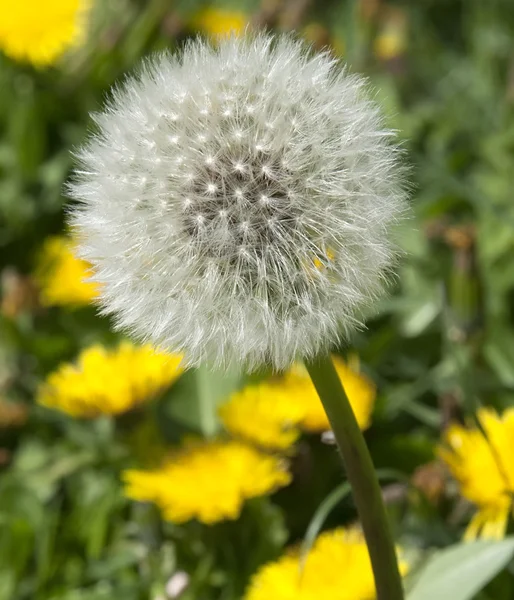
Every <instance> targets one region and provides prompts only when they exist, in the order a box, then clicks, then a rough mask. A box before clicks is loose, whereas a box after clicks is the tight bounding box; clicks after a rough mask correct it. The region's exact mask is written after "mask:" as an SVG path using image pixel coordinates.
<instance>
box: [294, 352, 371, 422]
mask: <svg viewBox="0 0 514 600" xmlns="http://www.w3.org/2000/svg"><path fill="white" fill-rule="evenodd" d="M332 358H333V361H334V365H335V368H336V370H337V373H338V374H339V378H340V380H341V382H342V384H343V386H344V389H345V391H346V394H347V396H348V400H349V401H350V404H351V406H352V408H353V412H354V414H355V417H356V418H357V422H358V423H359V426H360V428H361V429H367V428H368V427H369V426H370V424H371V413H372V411H373V406H374V403H375V397H376V388H375V384H374V383H373V382H372V381H370V380H369V379H368V378H367V377H366V376H365V375H363V374H362V373H360V372H359V369H358V365H350V364H347V363H346V362H345V361H344V360H343V359H342V358H340V357H338V356H333V357H332ZM282 385H283V387H284V389H287V390H288V391H289V393H290V394H291V395H292V397H294V399H295V401H296V402H297V403H298V404H299V405H300V406H301V408H302V410H303V417H302V419H301V425H302V427H303V428H304V429H306V430H307V431H312V432H319V431H326V430H328V429H330V423H329V422H328V418H327V415H326V413H325V410H324V409H323V405H322V404H321V401H320V399H319V397H318V394H317V392H316V390H315V388H314V385H313V384H312V382H311V380H310V377H309V375H308V373H307V370H306V369H305V367H303V365H295V366H294V367H293V368H292V369H291V370H290V371H289V372H288V373H286V375H285V376H284V378H283V381H282Z"/></svg>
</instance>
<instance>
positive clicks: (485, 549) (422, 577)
mask: <svg viewBox="0 0 514 600" xmlns="http://www.w3.org/2000/svg"><path fill="white" fill-rule="evenodd" d="M513 554H514V537H509V538H506V539H505V540H502V541H501V542H492V541H485V540H481V541H478V542H472V543H460V544H456V545H454V546H450V547H449V548H445V549H444V550H441V551H438V552H436V553H435V554H434V555H433V556H432V557H431V558H430V559H429V560H428V562H427V564H426V565H425V566H424V567H423V568H422V569H421V571H420V573H419V574H418V576H417V579H416V582H415V584H414V586H413V587H412V589H411V590H410V593H409V594H408V595H407V600H434V599H435V598H441V600H444V599H446V598H448V599H450V598H451V600H471V599H472V598H473V597H474V596H475V594H477V593H478V592H479V591H480V590H481V589H482V588H483V587H484V586H485V585H486V584H487V583H488V582H489V581H490V580H491V579H492V578H493V577H494V576H495V575H497V574H498V573H499V572H500V571H501V570H502V569H503V568H504V567H505V566H506V565H507V564H508V562H509V561H510V560H511V558H512V555H513Z"/></svg>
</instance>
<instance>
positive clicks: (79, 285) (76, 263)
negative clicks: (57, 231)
mask: <svg viewBox="0 0 514 600" xmlns="http://www.w3.org/2000/svg"><path fill="white" fill-rule="evenodd" d="M74 249H75V245H74V243H73V241H72V240H70V239H67V238H65V237H63V236H55V237H51V238H48V239H47V240H46V241H45V243H44V244H43V248H42V251H41V257H40V259H39V261H38V265H37V268H36V272H35V279H36V282H37V283H38V285H39V287H40V300H41V303H42V304H43V305H45V306H72V307H78V306H84V305H87V304H91V302H92V301H93V300H94V299H95V298H96V297H97V296H98V290H99V287H98V285H97V284H95V283H92V282H90V281H86V279H88V277H90V276H91V267H90V265H89V264H88V263H87V262H86V261H84V260H81V259H78V258H76V257H75V255H74Z"/></svg>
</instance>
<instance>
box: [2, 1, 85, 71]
mask: <svg viewBox="0 0 514 600" xmlns="http://www.w3.org/2000/svg"><path fill="white" fill-rule="evenodd" d="M89 5H90V1H89V0H45V2H40V1H38V0H22V1H21V2H9V1H8V0H3V1H2V2H0V50H2V51H3V52H5V54H7V55H8V56H10V57H11V58H14V59H15V60H19V61H26V62H30V63H32V64H34V65H35V66H37V67H42V66H47V65H51V64H53V63H54V62H56V60H57V59H59V58H60V57H61V55H62V54H64V52H66V50H68V49H69V48H71V47H73V46H76V45H77V44H79V43H80V42H81V41H82V39H83V38H84V36H85V27H86V16H87V12H88V10H89Z"/></svg>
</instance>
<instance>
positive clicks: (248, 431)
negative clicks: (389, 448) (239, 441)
mask: <svg viewBox="0 0 514 600" xmlns="http://www.w3.org/2000/svg"><path fill="white" fill-rule="evenodd" d="M332 360H333V362H334V365H335V367H336V370H337V373H338V375H339V378H340V380H341V382H342V383H343V385H344V388H345V391H346V394H347V396H348V399H349V401H350V404H351V406H352V409H353V412H354V414H355V417H356V419H357V422H358V424H359V426H360V427H361V429H366V428H367V427H369V425H370V424H371V413H372V411H373V405H374V402H375V396H376V388H375V385H374V384H373V382H372V381H370V380H369V379H368V378H367V377H365V376H364V375H363V374H362V373H360V372H359V369H358V363H356V361H353V362H354V364H352V365H350V364H347V363H346V362H345V361H344V360H343V359H342V358H340V357H336V356H334V357H332ZM219 414H220V418H221V421H222V423H223V425H224V426H225V428H226V429H227V431H229V432H230V433H231V434H233V435H236V436H240V437H242V438H244V439H246V440H249V441H252V442H254V443H255V444H258V445H260V446H262V447H264V448H272V449H277V450H285V449H287V448H289V447H290V446H292V445H293V444H294V442H295V441H296V440H297V439H298V436H299V435H300V431H301V429H303V430H305V431H309V432H314V433H319V432H322V431H327V430H328V429H330V423H329V421H328V417H327V415H326V413H325V411H324V409H323V405H322V403H321V401H320V399H319V397H318V395H317V393H316V389H315V388H314V386H313V384H312V382H311V380H310V378H309V375H308V373H307V370H306V369H305V367H303V366H302V365H300V364H296V365H294V367H293V368H292V369H290V371H288V372H287V373H286V374H285V375H284V376H282V377H275V378H272V379H271V380H269V381H266V382H264V383H261V384H259V385H252V386H248V387H246V388H244V389H243V390H242V391H240V392H237V393H235V394H234V395H233V396H232V397H231V398H230V399H229V400H228V401H227V402H225V403H224V404H222V405H221V407H220V409H219Z"/></svg>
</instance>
